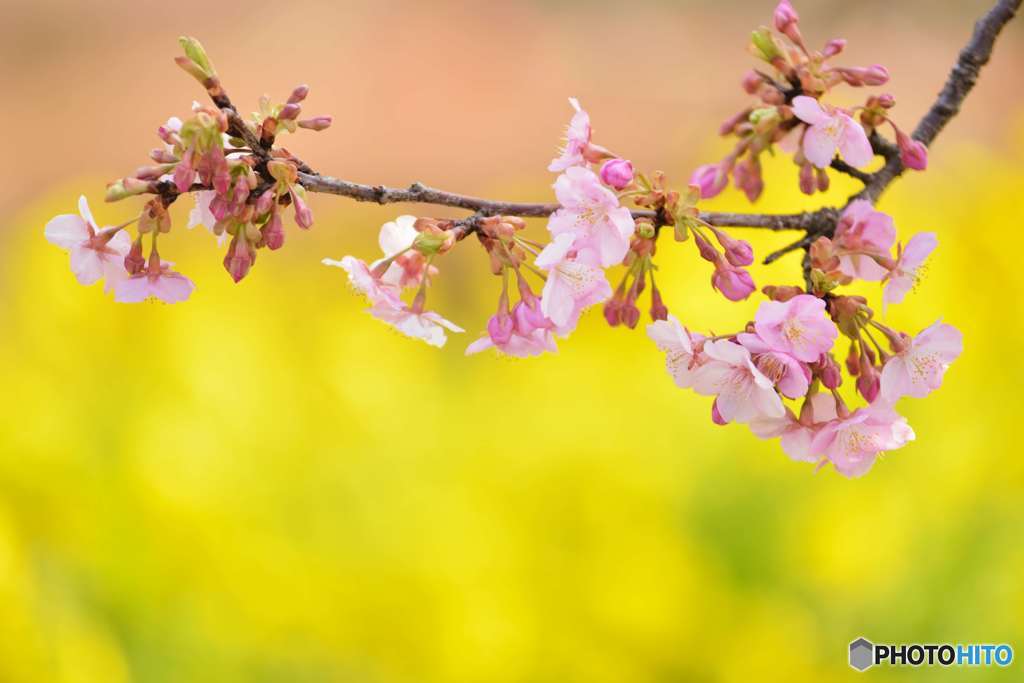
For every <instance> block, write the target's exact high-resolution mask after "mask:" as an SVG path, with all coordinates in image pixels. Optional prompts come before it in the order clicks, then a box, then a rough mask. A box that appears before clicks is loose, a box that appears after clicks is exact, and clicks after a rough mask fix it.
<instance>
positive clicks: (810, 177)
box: [800, 163, 817, 194]
mask: <svg viewBox="0 0 1024 683" xmlns="http://www.w3.org/2000/svg"><path fill="white" fill-rule="evenodd" d="M816 189H817V183H816V180H815V175H814V166H813V165H811V164H810V163H805V164H804V165H803V166H801V167H800V191H801V192H803V193H804V194H814V191H815V190H816Z"/></svg>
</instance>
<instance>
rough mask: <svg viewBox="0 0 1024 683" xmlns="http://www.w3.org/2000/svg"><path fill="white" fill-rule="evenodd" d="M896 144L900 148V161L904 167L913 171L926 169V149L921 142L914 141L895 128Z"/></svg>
mask: <svg viewBox="0 0 1024 683" xmlns="http://www.w3.org/2000/svg"><path fill="white" fill-rule="evenodd" d="M896 144H897V145H898V146H899V148H900V161H902V162H903V165H904V166H906V167H907V168H911V169H913V170H915V171H923V170H925V169H926V168H928V148H927V147H925V145H924V143H923V142H921V141H920V140H914V139H913V138H911V137H910V136H909V135H907V134H906V133H904V132H903V131H901V130H900V129H899V128H897V129H896Z"/></svg>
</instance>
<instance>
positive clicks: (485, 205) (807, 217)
mask: <svg viewBox="0 0 1024 683" xmlns="http://www.w3.org/2000/svg"><path fill="white" fill-rule="evenodd" d="M299 182H300V183H302V185H303V187H305V188H306V189H307V190H309V191H310V192H321V193H325V194H334V195H339V196H342V197H349V198H351V199H355V200H356V201H359V202H375V203H377V204H396V203H410V204H435V205H438V206H451V207H456V208H460V209H468V210H471V211H476V212H477V213H480V214H482V215H488V216H498V215H505V216H521V217H545V216H550V215H551V214H552V213H554V212H555V211H556V210H557V209H558V206H559V205H558V204H557V203H546V204H545V203H536V204H535V203H525V202H506V201H497V200H491V199H481V198H479V197H471V196H468V195H462V194H456V193H454V192H446V191H444V190H438V189H435V188H432V187H427V186H426V185H423V184H422V183H413V184H411V185H410V186H409V187H407V188H394V187H386V186H384V185H364V184H361V183H354V182H351V181H348V180H342V179H341V178H334V177H331V176H323V175H319V174H315V173H299ZM633 217H634V218H651V219H656V218H657V212H655V211H633ZM700 219H701V220H703V221H704V222H706V223H708V224H710V225H714V226H718V227H733V228H762V229H765V230H776V231H781V230H804V231H806V230H813V229H815V228H816V227H817V221H818V219H817V218H816V216H815V214H814V213H810V212H803V213H794V214H746V213H726V212H718V211H705V212H701V214H700Z"/></svg>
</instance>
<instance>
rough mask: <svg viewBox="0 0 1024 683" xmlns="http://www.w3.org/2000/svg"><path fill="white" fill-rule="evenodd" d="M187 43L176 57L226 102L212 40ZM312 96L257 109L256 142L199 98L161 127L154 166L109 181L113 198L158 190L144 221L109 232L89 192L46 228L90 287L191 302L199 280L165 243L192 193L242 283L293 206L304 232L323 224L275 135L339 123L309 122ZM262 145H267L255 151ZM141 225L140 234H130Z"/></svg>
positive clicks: (298, 94)
mask: <svg viewBox="0 0 1024 683" xmlns="http://www.w3.org/2000/svg"><path fill="white" fill-rule="evenodd" d="M181 44H182V47H183V48H184V51H185V55H184V56H181V57H178V58H177V59H176V60H175V61H176V63H177V64H178V65H179V66H180V67H181V68H182V69H184V70H185V71H186V72H187V73H189V74H190V75H192V76H193V77H195V78H196V80H198V81H199V82H200V83H202V84H203V86H204V87H205V88H206V89H207V91H208V93H209V94H210V95H211V97H213V98H214V101H217V99H218V98H219V97H221V96H222V89H221V86H220V82H219V80H218V78H217V73H216V71H215V70H214V68H213V65H212V64H211V63H210V60H209V58H208V57H207V55H206V53H205V51H204V50H203V48H202V46H201V45H200V44H199V43H198V42H197V41H196V40H195V39H192V38H182V39H181ZM308 94H309V88H308V86H305V85H301V86H298V87H297V88H295V89H294V90H293V91H292V93H291V94H290V95H289V97H288V99H287V101H285V102H283V103H280V104H272V103H271V101H270V99H269V98H268V97H263V98H262V99H261V100H260V103H259V111H258V112H255V113H254V114H253V115H252V129H251V130H252V131H253V137H254V139H253V140H250V141H246V140H243V139H241V138H238V137H232V136H231V135H229V131H233V130H235V129H232V127H231V124H230V122H229V120H228V116H229V114H228V112H227V111H226V110H225V108H222V107H219V106H203V105H200V104H199V103H198V102H194V103H193V105H192V111H191V115H190V116H189V117H188V118H187V119H185V120H182V119H180V118H178V117H171V118H170V119H168V120H167V122H166V123H165V124H164V125H162V126H160V127H159V128H158V129H157V135H158V136H159V137H160V140H161V142H162V145H161V146H159V147H157V148H154V149H153V150H152V151H151V152H150V159H151V160H152V162H153V163H152V164H150V165H148V166H143V167H140V168H139V169H137V170H136V171H135V172H134V173H133V174H132V175H130V176H128V177H126V178H121V179H119V180H116V181H114V182H112V183H110V184H109V185H108V186H107V192H106V200H107V201H108V202H113V201H119V200H122V199H125V198H127V197H132V196H137V195H143V194H151V195H154V196H153V197H152V198H151V199H150V200H148V201H147V202H146V203H145V205H144V206H143V208H142V211H141V212H140V213H139V215H138V216H137V217H135V218H133V219H132V220H130V221H128V222H126V223H123V224H121V225H118V226H113V227H104V228H100V227H98V224H97V223H96V221H95V220H94V219H93V216H92V213H91V211H90V210H89V206H88V203H87V202H86V200H85V198H84V197H82V198H81V199H80V200H79V214H78V215H77V216H76V215H74V214H64V215H61V216H57V217H56V218H54V219H53V220H51V221H50V222H49V223H48V224H47V225H46V228H45V235H46V238H47V239H48V240H49V241H50V242H52V243H53V244H55V245H57V246H59V247H61V248H63V249H65V250H67V251H68V252H69V253H70V255H71V270H72V272H73V273H74V274H75V277H76V278H77V279H78V281H79V282H80V283H82V284H85V285H89V284H93V283H94V282H97V281H98V280H101V279H102V280H104V281H105V289H106V290H107V291H113V292H114V299H115V301H118V302H124V303H135V302H140V301H145V300H147V299H156V300H160V301H163V302H165V303H175V302H178V301H184V300H186V299H188V298H189V296H190V294H191V293H192V291H193V289H194V288H195V285H194V284H193V283H192V281H191V280H190V279H188V278H187V277H185V276H184V275H182V274H180V273H177V272H175V271H173V270H171V266H172V265H173V264H171V263H169V262H167V261H164V260H163V259H161V257H160V254H159V251H158V250H157V239H158V237H159V236H160V235H161V234H165V233H168V232H170V230H171V227H172V224H171V223H172V222H171V216H170V213H169V212H168V210H167V209H168V207H169V205H170V204H171V203H172V202H173V201H175V200H176V199H177V198H178V197H179V196H180V195H182V194H189V193H191V194H192V195H193V197H194V199H195V208H194V209H193V210H192V211H191V213H190V216H189V224H188V227H189V228H192V227H195V226H196V225H203V226H205V227H206V228H208V229H209V230H210V231H211V232H212V233H213V234H215V235H217V236H218V238H219V239H218V244H222V243H223V241H224V239H225V238H226V237H230V238H231V241H230V243H229V244H228V247H227V250H226V252H225V254H224V259H223V263H224V268H225V270H227V272H228V274H229V275H230V276H231V278H232V279H233V280H234V281H235V282H238V281H240V280H241V279H242V278H244V277H245V276H246V275H247V274H248V272H249V270H250V268H251V267H252V265H253V264H254V263H255V261H256V254H257V251H258V250H260V249H263V248H267V249H270V250H275V249H279V248H281V246H282V245H283V244H284V238H285V233H284V223H283V220H282V212H283V211H284V207H288V206H290V207H291V208H292V211H293V213H294V219H295V223H296V224H297V225H298V226H299V227H300V228H304V229H308V228H309V227H311V226H312V225H313V214H312V211H311V210H310V208H309V205H308V204H307V203H306V199H305V190H304V188H303V187H302V185H301V184H300V183H299V182H298V173H299V168H300V166H301V162H299V161H298V160H297V159H295V158H294V157H292V156H291V155H290V154H288V152H287V151H286V150H283V149H272V145H273V140H274V138H275V136H276V135H278V134H280V133H282V132H295V131H296V130H297V129H298V128H306V129H311V130H324V129H325V128H327V127H328V126H329V125H330V123H331V119H330V117H328V116H317V117H314V118H311V119H300V118H299V117H300V115H301V112H302V102H303V100H305V99H306V96H307V95H308ZM243 125H247V124H243ZM236 132H237V131H236ZM254 144H255V145H256V146H258V147H259V148H260V149H258V150H257V149H253V145H254ZM267 150H271V151H269V152H268V151H267ZM132 224H135V228H136V236H135V238H134V239H132V238H131V237H130V236H129V234H128V232H127V230H128V227H129V226H130V225H132ZM147 237H148V241H149V254H148V256H147V255H146V254H145V246H146V245H145V240H146V238H147Z"/></svg>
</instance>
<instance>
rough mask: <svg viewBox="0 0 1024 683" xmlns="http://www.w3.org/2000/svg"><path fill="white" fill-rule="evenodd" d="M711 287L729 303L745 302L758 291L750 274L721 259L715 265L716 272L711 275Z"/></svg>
mask: <svg viewBox="0 0 1024 683" xmlns="http://www.w3.org/2000/svg"><path fill="white" fill-rule="evenodd" d="M711 286H712V287H713V288H715V289H716V290H718V291H719V292H721V293H722V295H723V296H724V297H725V298H726V299H728V300H729V301H743V300H744V299H746V298H747V297H748V296H750V295H751V294H753V293H754V291H755V290H756V289H757V286H756V285H754V279H753V278H752V277H750V273H748V272H747V271H746V270H744V269H742V268H737V267H735V266H732V265H730V264H728V263H726V262H725V261H724V260H721V259H720V260H718V261H717V262H716V263H715V272H714V273H712V274H711Z"/></svg>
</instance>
